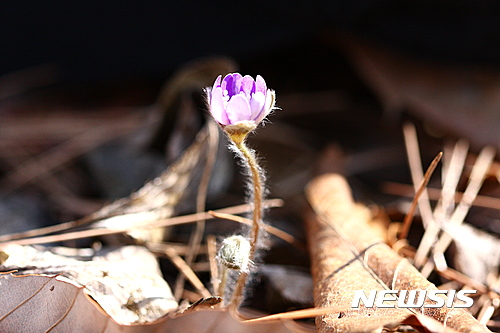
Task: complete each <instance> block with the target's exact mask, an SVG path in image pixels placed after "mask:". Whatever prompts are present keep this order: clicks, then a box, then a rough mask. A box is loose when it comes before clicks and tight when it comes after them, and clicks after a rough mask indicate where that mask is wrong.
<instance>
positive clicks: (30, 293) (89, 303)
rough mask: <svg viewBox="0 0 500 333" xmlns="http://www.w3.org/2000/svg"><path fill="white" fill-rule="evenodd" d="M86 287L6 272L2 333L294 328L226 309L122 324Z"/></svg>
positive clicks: (0, 288)
mask: <svg viewBox="0 0 500 333" xmlns="http://www.w3.org/2000/svg"><path fill="white" fill-rule="evenodd" d="M83 290H84V289H83V288H82V287H78V286H75V285H73V284H71V283H68V282H64V281H61V280H60V277H57V276H43V275H24V276H14V275H12V274H2V275H0V299H1V300H2V306H1V307H0V332H4V333H17V332H63V333H67V332H78V333H94V332H95V333H115V332H120V333H139V332H140V333H148V332H169V333H176V332H183V333H184V332H206V333H210V332H214V333H215V332H216V333H224V332H228V333H233V332H241V333H253V332H255V333H257V332H259V333H262V332H269V333H271V332H273V333H274V332H276V333H285V332H294V331H291V330H290V329H288V328H287V325H286V324H284V323H279V322H278V323H259V324H243V323H241V322H240V321H238V320H236V319H234V318H233V317H231V315H230V314H229V312H227V311H223V310H211V311H198V312H194V313H189V314H186V315H180V316H177V317H175V318H168V317H162V318H160V319H158V320H156V321H155V322H152V323H148V324H142V325H120V324H117V323H116V322H115V321H114V320H112V319H111V317H109V316H108V315H106V313H104V311H102V309H100V308H99V306H97V305H96V303H95V302H94V301H93V300H92V299H91V298H90V297H89V296H87V295H86V293H84V292H83ZM295 332H296V331H295Z"/></svg>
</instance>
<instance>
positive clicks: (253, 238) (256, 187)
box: [230, 136, 263, 309]
mask: <svg viewBox="0 0 500 333" xmlns="http://www.w3.org/2000/svg"><path fill="white" fill-rule="evenodd" d="M230 137H231V136H230ZM231 139H233V142H234V144H235V146H236V148H237V149H238V150H239V151H240V152H241V154H242V156H243V159H244V161H245V162H246V163H247V165H248V168H249V170H250V175H251V180H252V184H251V185H252V186H251V188H252V189H253V205H254V206H253V214H252V222H253V223H252V229H251V232H250V255H249V259H250V262H253V261H254V258H255V253H256V251H257V243H258V240H259V232H260V229H261V224H262V197H263V184H262V183H263V181H262V179H263V177H262V175H261V171H260V168H259V165H258V163H257V159H256V158H255V154H254V152H253V151H252V150H250V149H249V148H248V147H247V146H246V144H245V137H243V138H242V139H240V140H238V139H236V140H234V139H235V138H233V137H231ZM248 275H249V272H248V271H247V272H243V271H242V272H240V275H239V277H238V281H237V282H236V287H235V288H234V291H233V295H232V297H231V302H230V307H231V308H233V309H237V308H238V307H239V305H240V304H241V302H242V301H243V292H244V289H245V285H246V282H247V278H248Z"/></svg>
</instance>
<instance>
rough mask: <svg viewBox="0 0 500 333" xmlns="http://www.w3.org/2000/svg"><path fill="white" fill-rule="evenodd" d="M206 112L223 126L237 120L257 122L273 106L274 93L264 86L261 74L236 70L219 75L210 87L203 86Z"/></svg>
mask: <svg viewBox="0 0 500 333" xmlns="http://www.w3.org/2000/svg"><path fill="white" fill-rule="evenodd" d="M206 92H207V96H208V105H209V108H210V113H211V114H212V116H213V117H214V118H215V120H216V121H217V122H218V123H219V124H221V125H223V126H227V125H234V124H237V123H240V122H253V123H255V125H257V124H259V123H260V122H261V121H262V119H264V117H266V116H267V115H268V114H269V112H270V111H271V110H272V109H273V107H274V100H275V94H274V91H273V90H271V89H267V86H266V82H265V81H264V79H263V78H262V76H260V75H257V77H256V79H255V80H254V79H253V78H252V77H251V76H249V75H246V76H241V74H240V73H230V74H227V75H226V76H225V77H224V79H222V75H219V77H218V78H217V79H216V80H215V83H214V85H213V87H212V88H207V89H206Z"/></svg>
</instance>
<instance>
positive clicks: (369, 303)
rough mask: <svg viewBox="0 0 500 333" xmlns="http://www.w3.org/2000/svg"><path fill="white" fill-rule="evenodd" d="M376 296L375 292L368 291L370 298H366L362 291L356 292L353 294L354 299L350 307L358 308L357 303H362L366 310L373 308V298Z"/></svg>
mask: <svg viewBox="0 0 500 333" xmlns="http://www.w3.org/2000/svg"><path fill="white" fill-rule="evenodd" d="M376 295H377V291H376V290H371V291H370V297H366V294H365V291H364V290H356V292H355V293H354V299H353V300H352V305H351V307H353V308H356V309H357V308H359V302H360V301H363V304H364V305H365V307H367V308H373V303H375V296H376Z"/></svg>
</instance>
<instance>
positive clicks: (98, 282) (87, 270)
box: [0, 245, 177, 324]
mask: <svg viewBox="0 0 500 333" xmlns="http://www.w3.org/2000/svg"><path fill="white" fill-rule="evenodd" d="M3 250H4V251H5V252H6V253H7V254H8V255H9V258H8V259H7V261H6V262H5V263H4V264H3V265H2V266H0V267H1V268H2V269H3V270H4V271H14V270H17V271H18V273H22V274H44V275H55V274H57V275H60V276H61V278H62V277H64V279H65V280H66V281H69V282H71V283H73V284H75V285H78V286H84V287H85V288H84V292H85V294H87V295H89V296H90V297H91V298H92V299H94V300H95V301H96V302H97V303H98V304H99V306H100V307H101V308H102V309H103V310H104V311H105V312H106V313H107V314H108V315H109V316H111V317H112V318H113V320H115V321H116V322H118V323H121V324H132V323H148V322H152V321H154V320H156V319H158V318H160V317H162V316H164V315H165V314H167V313H169V312H170V311H172V310H175V309H176V308H177V302H176V300H175V298H174V296H173V295H172V292H171V291H170V288H169V286H168V284H167V282H166V281H165V280H164V279H163V277H162V275H161V271H160V268H159V266H158V263H157V259H156V257H155V256H154V255H153V254H151V253H150V252H149V251H148V250H146V249H145V248H143V247H141V246H123V247H120V248H117V249H101V250H100V251H97V252H95V253H94V251H93V250H92V249H79V250H77V249H71V248H63V247H57V248H45V247H38V248H34V247H31V246H19V245H10V246H7V247H5V248H4V249H3ZM13 292H15V291H10V292H9V290H5V289H2V293H1V295H2V297H1V299H2V303H3V302H4V299H5V298H8V297H10V293H13Z"/></svg>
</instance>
